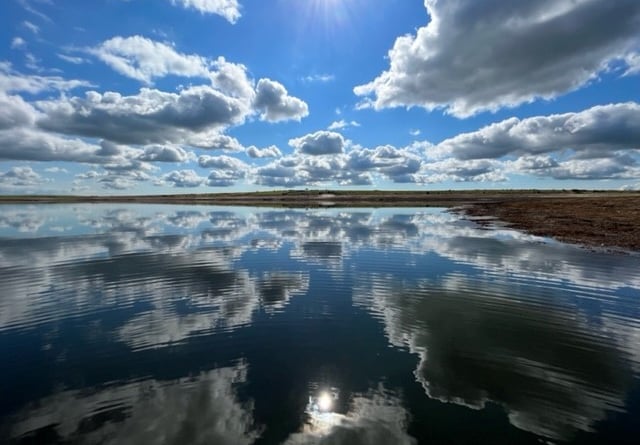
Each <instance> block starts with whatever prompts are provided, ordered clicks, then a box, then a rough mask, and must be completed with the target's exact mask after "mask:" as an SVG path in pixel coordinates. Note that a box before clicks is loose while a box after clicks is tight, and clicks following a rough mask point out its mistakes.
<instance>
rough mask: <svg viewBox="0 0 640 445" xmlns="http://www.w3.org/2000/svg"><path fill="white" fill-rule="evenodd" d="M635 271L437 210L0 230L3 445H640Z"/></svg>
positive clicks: (147, 215)
mask: <svg viewBox="0 0 640 445" xmlns="http://www.w3.org/2000/svg"><path fill="white" fill-rule="evenodd" d="M639 370H640V257H639V256H630V255H611V254H606V253H595V252H589V251H587V250H584V249H579V248H576V247H570V246H566V245H563V244H560V243H554V242H550V241H548V240H542V239H539V238H535V237H531V236H527V235H523V234H521V233H518V232H515V231H510V230H506V229H499V228H498V229H493V230H486V229H482V228H481V227H478V226H477V225H475V224H474V223H472V222H469V221H465V220H462V219H460V218H459V217H458V216H456V215H453V214H450V213H447V212H446V211H444V210H442V209H424V208H421V209H397V208H396V209H353V210H350V209H321V210H278V209H251V208H219V207H195V206H182V207H181V206H152V205H51V206H45V205H41V206H27V205H24V206H20V205H16V206H2V207H1V208H0V442H2V443H4V442H9V443H17V444H21V443H39V444H46V443H65V444H67V443H74V444H75V443H78V444H146V443H148V444H151V443H153V444H190V443H191V444H251V443H255V444H281V443H285V444H306V443H311V444H325V443H327V444H329V443H330V444H416V443H425V444H426V443H522V444H524V443H544V442H552V443H562V442H575V443H611V442H616V441H617V442H620V441H627V442H634V441H635V440H637V438H638V437H640V422H638V418H639V416H640V385H639V380H638V371H639Z"/></svg>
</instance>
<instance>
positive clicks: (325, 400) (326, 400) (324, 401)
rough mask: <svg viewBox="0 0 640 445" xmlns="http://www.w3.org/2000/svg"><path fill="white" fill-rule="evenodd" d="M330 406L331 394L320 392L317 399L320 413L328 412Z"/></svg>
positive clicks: (331, 403)
mask: <svg viewBox="0 0 640 445" xmlns="http://www.w3.org/2000/svg"><path fill="white" fill-rule="evenodd" d="M332 406H333V398H332V397H331V394H329V393H328V392H326V391H324V392H322V393H321V394H320V396H319V397H318V408H320V411H329V410H330V409H331V407H332Z"/></svg>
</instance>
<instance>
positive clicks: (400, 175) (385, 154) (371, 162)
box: [347, 145, 423, 183]
mask: <svg viewBox="0 0 640 445" xmlns="http://www.w3.org/2000/svg"><path fill="white" fill-rule="evenodd" d="M348 156H349V160H348V164H347V168H349V169H353V170H355V171H361V172H376V173H379V174H381V175H383V176H385V177H386V178H388V179H390V180H392V181H393V182H396V183H410V182H418V181H419V179H418V176H417V174H418V173H419V172H420V168H421V166H422V161H423V158H422V157H421V156H419V155H418V154H416V153H414V152H413V151H412V150H411V149H406V148H404V149H399V148H396V147H393V146H390V145H383V146H380V147H376V148H375V149H364V148H356V149H354V150H351V151H350V152H349V153H348Z"/></svg>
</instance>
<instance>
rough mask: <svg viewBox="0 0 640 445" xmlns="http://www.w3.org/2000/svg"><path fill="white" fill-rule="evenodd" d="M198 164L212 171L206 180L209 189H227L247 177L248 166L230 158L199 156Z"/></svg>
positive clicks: (223, 156)
mask: <svg viewBox="0 0 640 445" xmlns="http://www.w3.org/2000/svg"><path fill="white" fill-rule="evenodd" d="M198 164H199V165H200V167H202V168H211V169H213V170H212V171H211V173H210V174H209V177H208V178H207V185H209V186H211V187H227V186H231V185H233V184H235V183H236V181H238V180H240V179H243V178H245V177H246V176H247V173H248V172H249V170H250V167H249V165H247V164H246V163H244V162H242V161H241V160H240V159H237V158H233V157H231V156H225V155H220V156H206V155H205V156H200V157H199V158H198Z"/></svg>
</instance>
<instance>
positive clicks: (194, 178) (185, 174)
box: [162, 170, 205, 188]
mask: <svg viewBox="0 0 640 445" xmlns="http://www.w3.org/2000/svg"><path fill="white" fill-rule="evenodd" d="M162 178H163V179H164V181H165V182H166V183H168V184H171V185H173V186H174V187H180V188H192V187H198V186H200V185H202V184H203V183H204V181H205V178H203V177H201V176H198V174H197V173H196V172H195V171H193V170H174V171H172V172H170V173H167V174H166V175H164V176H163V177H162Z"/></svg>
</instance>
